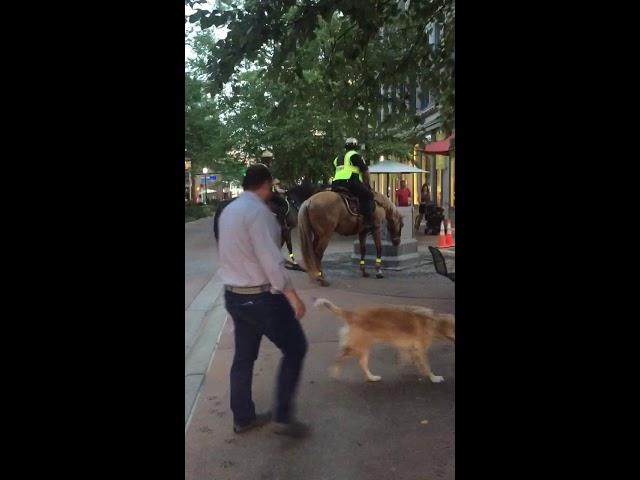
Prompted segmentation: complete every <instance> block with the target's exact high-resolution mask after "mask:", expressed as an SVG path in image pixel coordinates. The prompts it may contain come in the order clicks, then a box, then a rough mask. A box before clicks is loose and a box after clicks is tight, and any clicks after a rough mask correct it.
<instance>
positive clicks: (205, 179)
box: [202, 167, 209, 205]
mask: <svg viewBox="0 0 640 480" xmlns="http://www.w3.org/2000/svg"><path fill="white" fill-rule="evenodd" d="M202 173H204V204H205V205H206V204H207V197H208V196H209V190H208V189H207V173H209V169H208V168H207V167H204V168H203V169H202Z"/></svg>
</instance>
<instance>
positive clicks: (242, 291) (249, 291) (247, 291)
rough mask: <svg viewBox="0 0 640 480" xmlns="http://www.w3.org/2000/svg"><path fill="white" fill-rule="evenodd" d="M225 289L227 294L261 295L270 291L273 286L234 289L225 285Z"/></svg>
mask: <svg viewBox="0 0 640 480" xmlns="http://www.w3.org/2000/svg"><path fill="white" fill-rule="evenodd" d="M224 289H225V290H226V291H227V292H231V293H237V294H240V295H257V294H259V293H264V292H268V291H270V290H271V285H259V286H257V287H233V286H231V285H225V286H224Z"/></svg>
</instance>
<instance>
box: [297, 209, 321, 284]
mask: <svg viewBox="0 0 640 480" xmlns="http://www.w3.org/2000/svg"><path fill="white" fill-rule="evenodd" d="M309 205H310V202H309V200H306V201H305V202H304V203H303V204H302V205H301V206H300V210H299V211H298V229H299V230H300V249H301V250H302V258H303V259H304V264H305V266H306V267H307V273H308V274H309V275H310V276H311V278H312V279H315V278H316V276H317V273H318V271H319V270H320V267H319V265H318V262H317V261H316V254H315V252H314V251H313V235H314V232H313V227H312V226H311V221H310V219H309Z"/></svg>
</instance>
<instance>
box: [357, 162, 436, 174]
mask: <svg viewBox="0 0 640 480" xmlns="http://www.w3.org/2000/svg"><path fill="white" fill-rule="evenodd" d="M422 172H426V170H421V169H419V168H416V167H414V166H413V165H407V164H406V163H400V162H394V161H392V160H385V161H384V162H378V163H376V164H375V165H371V166H370V167H369V173H422Z"/></svg>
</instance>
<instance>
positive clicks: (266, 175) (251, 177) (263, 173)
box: [242, 163, 273, 190]
mask: <svg viewBox="0 0 640 480" xmlns="http://www.w3.org/2000/svg"><path fill="white" fill-rule="evenodd" d="M272 180H273V177H272V176H271V172H270V171H269V169H268V168H267V166H266V165H263V164H262V163H256V164H254V165H251V166H250V167H249V168H247V171H246V173H245V174H244V178H243V179H242V188H244V189H245V190H257V189H258V188H260V187H261V186H262V184H264V182H271V181H272Z"/></svg>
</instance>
